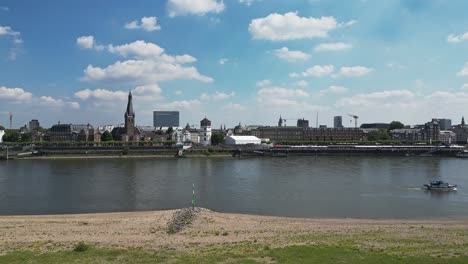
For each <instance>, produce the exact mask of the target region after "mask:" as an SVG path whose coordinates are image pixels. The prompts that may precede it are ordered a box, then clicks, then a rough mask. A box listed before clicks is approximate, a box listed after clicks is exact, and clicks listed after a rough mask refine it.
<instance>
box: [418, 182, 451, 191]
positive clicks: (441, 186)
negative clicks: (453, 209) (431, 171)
mask: <svg viewBox="0 0 468 264" xmlns="http://www.w3.org/2000/svg"><path fill="white" fill-rule="evenodd" d="M424 187H426V189H427V190H430V191H456V190H457V185H456V184H448V183H446V182H443V181H441V180H433V181H431V182H430V183H429V184H424Z"/></svg>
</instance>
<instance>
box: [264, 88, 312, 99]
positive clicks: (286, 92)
mask: <svg viewBox="0 0 468 264" xmlns="http://www.w3.org/2000/svg"><path fill="white" fill-rule="evenodd" d="M257 94H258V95H259V96H261V97H266V98H295V97H309V94H308V93H307V92H305V91H304V90H301V89H287V88H282V87H268V88H262V89H260V90H259V91H258V93H257Z"/></svg>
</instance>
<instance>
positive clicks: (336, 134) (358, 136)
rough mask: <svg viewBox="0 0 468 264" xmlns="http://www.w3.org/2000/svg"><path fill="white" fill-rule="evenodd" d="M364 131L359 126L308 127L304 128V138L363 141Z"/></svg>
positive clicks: (310, 139) (365, 137)
mask: <svg viewBox="0 0 468 264" xmlns="http://www.w3.org/2000/svg"><path fill="white" fill-rule="evenodd" d="M366 139H367V136H366V133H364V131H363V130H362V129H359V128H349V127H346V128H345V127H342V128H326V127H321V128H308V129H305V130H304V140H308V141H363V140H366Z"/></svg>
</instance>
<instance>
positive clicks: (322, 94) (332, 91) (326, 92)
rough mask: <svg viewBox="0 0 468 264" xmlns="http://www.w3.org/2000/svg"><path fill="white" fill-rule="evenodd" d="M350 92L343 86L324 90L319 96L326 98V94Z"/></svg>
mask: <svg viewBox="0 0 468 264" xmlns="http://www.w3.org/2000/svg"><path fill="white" fill-rule="evenodd" d="M347 91H348V88H346V87H343V86H333V85H332V86H330V87H328V88H327V89H324V90H320V91H319V92H318V95H319V96H324V95H326V94H330V93H332V94H342V93H346V92H347Z"/></svg>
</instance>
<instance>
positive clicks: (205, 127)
mask: <svg viewBox="0 0 468 264" xmlns="http://www.w3.org/2000/svg"><path fill="white" fill-rule="evenodd" d="M200 145H202V146H210V145H211V121H210V120H208V119H206V117H205V118H204V119H203V120H202V121H200Z"/></svg>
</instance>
